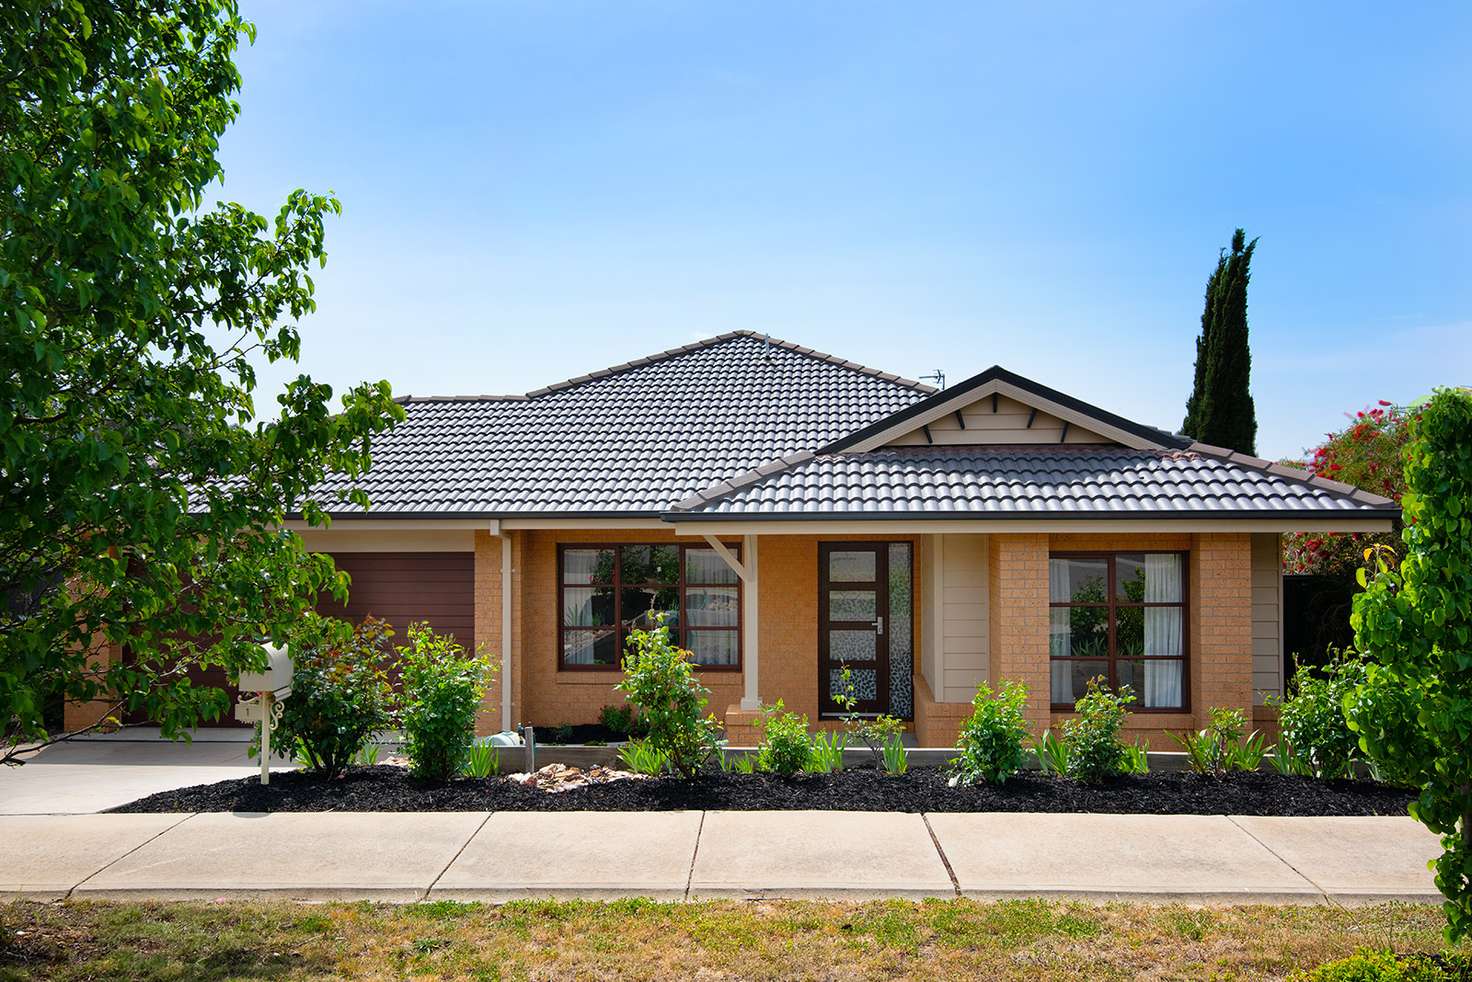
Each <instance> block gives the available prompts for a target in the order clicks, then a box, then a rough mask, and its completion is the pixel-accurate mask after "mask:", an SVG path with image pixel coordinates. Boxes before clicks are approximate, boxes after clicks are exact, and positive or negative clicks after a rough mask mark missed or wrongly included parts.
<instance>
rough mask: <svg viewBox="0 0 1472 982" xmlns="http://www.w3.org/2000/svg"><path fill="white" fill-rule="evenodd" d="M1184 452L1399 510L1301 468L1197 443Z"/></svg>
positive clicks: (1387, 500) (1384, 500) (1379, 497)
mask: <svg viewBox="0 0 1472 982" xmlns="http://www.w3.org/2000/svg"><path fill="white" fill-rule="evenodd" d="M1186 449H1187V450H1188V451H1191V452H1194V453H1198V454H1202V455H1203V456H1207V457H1214V458H1216V459H1217V460H1225V461H1227V462H1228V463H1233V464H1237V465H1239V466H1242V467H1251V468H1254V469H1256V470H1260V471H1264V472H1266V473H1268V474H1272V475H1273V476H1274V477H1281V478H1285V479H1287V480H1289V481H1297V482H1298V483H1299V484H1306V485H1308V486H1309V487H1312V488H1318V489H1319V490H1321V491H1330V492H1332V493H1334V494H1338V495H1342V496H1344V497H1346V498H1349V499H1351V500H1353V501H1358V502H1360V503H1361V504H1365V505H1372V506H1376V507H1381V508H1383V507H1385V506H1386V505H1390V506H1392V507H1399V506H1397V505H1396V503H1395V501H1394V499H1392V498H1387V497H1385V496H1384V495H1379V494H1375V493H1374V492H1373V491H1366V490H1365V489H1364V488H1358V487H1355V486H1354V485H1353V484H1345V483H1344V482H1343V481H1335V480H1333V479H1331V478H1327V477H1320V476H1319V475H1317V474H1315V473H1313V472H1312V471H1309V470H1305V469H1303V468H1302V467H1289V466H1288V465H1287V464H1280V463H1276V462H1274V461H1271V460H1265V459H1263V458H1262V457H1253V456H1251V455H1250V454H1245V453H1241V452H1240V451H1237V450H1231V449H1228V448H1227V447H1217V446H1213V445H1212V444H1210V443H1202V442H1201V441H1199V440H1195V441H1192V443H1191V445H1190V446H1189V447H1187V448H1186Z"/></svg>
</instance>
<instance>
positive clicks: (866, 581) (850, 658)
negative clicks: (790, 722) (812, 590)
mask: <svg viewBox="0 0 1472 982" xmlns="http://www.w3.org/2000/svg"><path fill="white" fill-rule="evenodd" d="M888 614H889V546H888V544H887V543H884V542H851V543H850V542H820V543H819V544H818V692H819V694H820V699H819V707H820V711H821V712H822V713H823V714H825V715H831V714H836V713H841V712H844V708H843V707H842V706H840V705H838V703H837V702H835V701H834V699H833V696H834V694H835V692H838V693H839V694H841V690H840V689H839V679H840V678H841V676H842V672H843V669H844V668H845V667H847V668H848V669H849V672H850V673H851V678H852V684H853V691H854V695H855V696H857V698H858V704H857V706H856V707H855V708H856V709H857V710H858V711H859V712H860V713H865V714H878V713H887V712H889V632H888V630H887V628H888V627H889V625H887V624H885V618H886V617H887V616H888Z"/></svg>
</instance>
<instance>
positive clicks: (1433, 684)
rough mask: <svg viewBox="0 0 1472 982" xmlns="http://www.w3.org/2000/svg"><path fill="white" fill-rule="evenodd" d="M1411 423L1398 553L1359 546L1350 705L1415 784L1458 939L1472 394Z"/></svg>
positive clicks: (1470, 687)
mask: <svg viewBox="0 0 1472 982" xmlns="http://www.w3.org/2000/svg"><path fill="white" fill-rule="evenodd" d="M1410 431H1411V433H1410V435H1411V441H1410V445H1409V446H1408V447H1407V448H1406V454H1405V477H1406V494H1405V497H1404V499H1403V503H1404V505H1405V521H1406V529H1405V534H1404V537H1403V538H1404V542H1405V558H1404V559H1403V560H1402V561H1401V563H1400V565H1399V567H1397V566H1396V565H1395V564H1394V562H1393V554H1392V553H1391V551H1390V550H1389V549H1378V550H1377V549H1367V550H1366V551H1365V559H1366V560H1371V559H1372V558H1373V560H1374V567H1375V568H1374V569H1373V570H1370V571H1367V570H1361V571H1360V573H1359V582H1360V584H1361V585H1363V586H1364V587H1365V592H1364V593H1362V594H1360V595H1359V596H1358V597H1356V598H1355V600H1354V614H1353V615H1352V616H1351V618H1350V624H1351V625H1352V626H1353V627H1354V633H1355V644H1356V645H1357V646H1358V647H1359V648H1360V650H1361V651H1364V652H1365V653H1366V655H1367V657H1368V658H1369V659H1370V664H1369V667H1368V669H1367V671H1366V672H1365V673H1364V677H1363V678H1362V679H1361V680H1360V682H1359V684H1358V685H1357V686H1356V688H1355V691H1354V692H1353V693H1351V694H1350V695H1349V697H1348V698H1347V699H1346V700H1345V701H1346V708H1347V710H1348V714H1349V716H1350V718H1351V719H1352V721H1353V723H1354V726H1355V729H1356V731H1357V733H1358V735H1359V740H1360V744H1361V745H1362V746H1363V747H1364V749H1365V751H1366V753H1367V754H1368V755H1369V757H1370V759H1371V760H1373V761H1374V762H1375V764H1376V765H1377V767H1378V768H1379V771H1380V773H1381V774H1382V775H1384V776H1385V777H1387V778H1389V779H1390V780H1393V781H1397V782H1404V783H1406V784H1410V785H1411V786H1413V787H1416V788H1418V789H1419V791H1420V794H1419V795H1418V796H1417V798H1416V801H1415V802H1414V803H1413V804H1412V805H1411V815H1412V816H1414V817H1415V818H1416V820H1417V821H1419V822H1421V823H1422V824H1424V825H1425V826H1426V827H1427V828H1429V829H1430V830H1431V831H1433V832H1436V833H1438V834H1439V835H1440V836H1441V846H1442V849H1443V850H1444V851H1443V852H1442V854H1441V856H1439V857H1437V860H1436V886H1437V889H1439V890H1440V891H1441V892H1442V895H1443V896H1445V897H1446V903H1445V904H1443V909H1444V910H1445V912H1446V916H1447V928H1446V930H1447V937H1448V939H1449V940H1456V939H1457V938H1460V937H1465V936H1467V935H1469V934H1472V753H1469V746H1468V735H1469V734H1472V436H1469V434H1472V392H1468V391H1466V390H1457V389H1438V390H1437V391H1436V393H1435V395H1433V396H1432V397H1431V400H1430V401H1429V402H1427V403H1426V404H1425V405H1424V406H1423V407H1422V408H1421V410H1420V411H1419V412H1418V413H1417V414H1416V416H1415V417H1414V418H1412V420H1411V424H1410ZM1371 576H1373V579H1372V578H1371ZM1299 749H1300V750H1301V749H1302V748H1299Z"/></svg>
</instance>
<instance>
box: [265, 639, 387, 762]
mask: <svg viewBox="0 0 1472 982" xmlns="http://www.w3.org/2000/svg"><path fill="white" fill-rule="evenodd" d="M393 633H394V632H393V630H392V629H391V628H390V627H389V626H388V624H387V623H385V622H384V621H381V620H378V619H377V618H373V617H368V618H365V619H364V620H363V622H362V623H361V624H359V625H357V626H356V627H350V626H349V625H348V624H347V623H345V622H343V621H334V620H330V619H327V618H318V617H315V616H311V615H309V616H308V619H307V620H306V621H305V622H304V623H303V625H302V627H301V629H300V630H299V631H298V632H297V634H296V636H295V637H294V638H293V639H292V641H291V644H290V650H291V659H292V664H293V668H294V672H293V676H292V682H291V697H290V698H288V699H285V700H283V701H282V703H281V721H280V723H278V724H277V726H276V729H275V733H276V735H277V739H278V740H279V741H280V744H279V745H280V746H281V747H283V748H284V747H295V748H296V753H297V757H298V759H299V760H301V762H302V764H303V766H304V767H305V768H306V769H307V770H309V771H312V772H313V773H316V774H321V775H323V776H325V777H337V776H338V775H340V774H342V772H343V771H345V770H347V768H348V767H349V766H350V765H352V764H353V763H354V759H355V758H356V757H358V756H359V755H360V754H361V753H362V752H363V750H364V748H365V746H366V745H367V744H368V742H369V740H371V739H372V737H373V734H375V733H378V732H381V731H383V730H387V729H389V728H390V727H392V725H393V689H392V688H391V687H390V685H389V681H388V675H387V674H386V673H385V672H384V668H383V666H384V663H385V661H386V660H387V658H388V654H389V650H388V641H389V638H391V637H393Z"/></svg>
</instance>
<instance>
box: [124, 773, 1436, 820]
mask: <svg viewBox="0 0 1472 982" xmlns="http://www.w3.org/2000/svg"><path fill="white" fill-rule="evenodd" d="M1410 800H1411V796H1410V794H1409V793H1407V792H1406V791H1403V790H1399V789H1396V788H1391V787H1387V786H1385V785H1380V784H1374V783H1371V782H1368V781H1314V780H1311V779H1309V778H1301V777H1283V776H1282V775H1279V774H1276V773H1265V772H1261V773H1254V774H1234V775H1230V776H1228V777H1226V778H1221V779H1217V778H1210V777H1201V776H1198V775H1194V774H1176V773H1159V774H1150V775H1146V776H1142V777H1124V778H1118V779H1116V780H1113V781H1110V782H1108V783H1105V784H1100V785H1087V784H1080V783H1077V782H1075V781H1069V780H1064V779H1062V778H1057V777H1052V776H1047V775H1042V774H1036V773H1031V774H1023V775H1019V776H1017V777H1014V778H1012V779H1011V780H1010V781H1008V782H1007V783H1005V784H1002V785H997V786H992V785H975V786H972V787H964V788H952V787H948V786H947V785H946V774H945V772H944V771H943V770H941V769H939V768H930V767H927V768H917V769H915V770H912V771H911V772H910V773H909V774H906V775H904V776H902V777H889V776H886V775H884V774H882V773H880V772H878V771H875V770H872V769H869V768H851V769H849V770H845V771H842V772H840V773H837V774H812V775H801V776H797V777H787V778H784V777H775V776H771V775H765V774H718V773H715V774H708V775H703V776H701V777H698V778H696V779H695V780H691V781H682V780H678V779H675V778H662V779H659V780H648V781H637V780H627V781H615V782H611V783H609V784H600V785H593V786H589V787H583V788H577V789H575V790H572V791H564V792H560V793H556V794H552V793H548V792H545V791H537V790H535V789H532V788H526V787H522V786H520V785H516V784H511V783H509V782H507V781H504V780H501V779H497V778H490V779H486V780H473V779H468V778H467V779H465V780H460V781H454V782H451V783H450V784H444V785H425V784H420V783H418V782H416V781H412V780H410V779H409V777H408V776H407V775H406V773H405V771H404V770H403V769H402V768H399V767H390V766H377V767H360V768H355V769H354V770H352V771H351V772H350V773H349V774H348V775H347V776H346V777H345V778H343V779H341V780H336V781H324V780H320V779H318V778H314V777H309V776H307V775H305V774H302V773H300V772H293V773H282V774H273V775H272V776H271V783H270V784H269V785H266V786H264V787H263V786H261V785H260V784H259V783H258V779H257V778H254V777H250V778H241V779H239V780H234V781H221V782H219V783H218V784H201V785H197V786H195V787H192V788H180V789H178V790H175V791H161V792H159V793H158V794H153V795H149V796H148V797H146V798H140V799H138V800H137V801H134V802H130V803H128V804H126V805H121V806H119V807H117V808H114V809H112V810H113V811H115V812H223V811H246V812H270V811H299V812H307V811H350V812H351V811H390V812H392V811H667V810H675V809H685V808H689V809H713V808H720V809H731V810H739V811H754V810H765V809H775V810H782V811H788V810H793V809H817V810H822V811H840V810H850V811H896V812H919V811H926V812H980V811H996V812H1109V813H1114V814H1138V815H1223V814H1230V815H1404V814H1405V813H1406V805H1407V804H1408V803H1409V802H1410Z"/></svg>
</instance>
